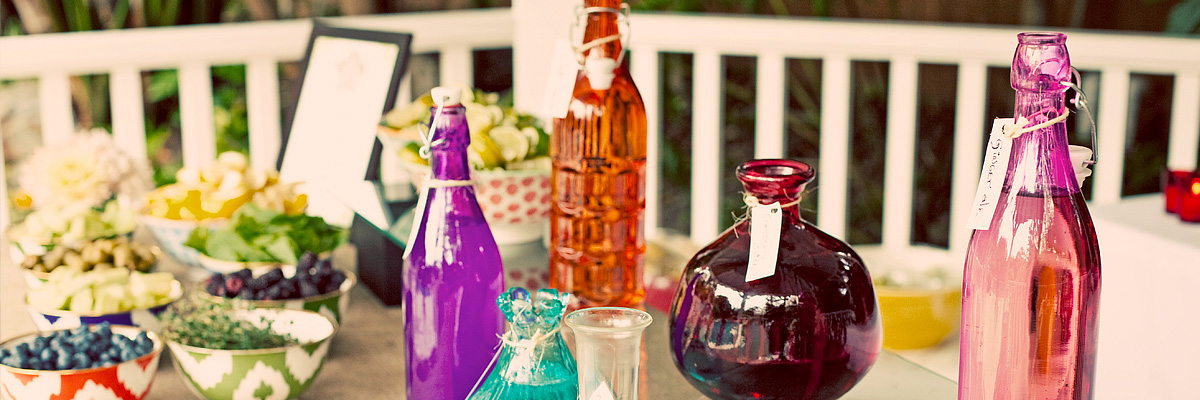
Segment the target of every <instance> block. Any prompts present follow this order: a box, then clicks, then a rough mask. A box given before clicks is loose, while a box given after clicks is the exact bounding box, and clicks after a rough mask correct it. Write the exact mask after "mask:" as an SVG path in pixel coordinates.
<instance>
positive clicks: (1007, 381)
mask: <svg viewBox="0 0 1200 400" xmlns="http://www.w3.org/2000/svg"><path fill="white" fill-rule="evenodd" d="M1017 38H1018V41H1019V44H1018V45H1017V51H1016V55H1015V56H1014V58H1013V65H1012V72H1011V80H1012V87H1013V89H1016V90H1017V102H1016V116H1017V118H1018V119H1019V118H1020V117H1022V116H1023V117H1025V118H1027V119H1028V120H1029V123H1028V124H1027V125H1026V126H1033V125H1035V124H1040V123H1043V122H1046V121H1048V120H1050V119H1053V118H1055V117H1057V116H1059V115H1062V113H1066V112H1067V109H1066V108H1065V104H1064V95H1065V93H1066V89H1067V87H1066V86H1064V85H1063V84H1062V82H1066V81H1069V80H1070V74H1071V61H1070V57H1069V56H1068V55H1067V47H1066V45H1065V43H1066V35H1063V34H1061V33H1022V34H1020V35H1018V36H1017ZM1066 132H1067V127H1066V124H1065V123H1064V122H1062V121H1059V122H1057V123H1054V124H1053V125H1050V126H1048V127H1045V128H1042V129H1038V130H1035V131H1031V132H1026V133H1024V134H1021V135H1020V136H1018V137H1016V138H1015V139H1014V140H1013V143H1012V157H1011V158H1010V159H1009V163H1008V168H1007V172H1006V176H1005V178H1004V184H1003V186H1002V189H1001V192H1000V197H999V198H998V199H997V204H996V212H995V214H994V215H993V216H992V218H991V225H990V227H989V228H988V229H986V230H976V231H975V233H974V235H972V236H971V242H970V245H969V246H968V250H967V260H966V271H965V272H964V278H963V316H962V333H961V347H960V350H959V351H960V361H959V381H958V382H959V387H958V398H959V399H970V400H980V399H1021V400H1043V399H1091V398H1092V394H1093V393H1092V385H1093V373H1094V371H1095V366H1096V315H1097V312H1098V305H1099V301H1100V250H1099V247H1097V244H1096V231H1095V228H1093V226H1092V219H1091V216H1089V215H1088V210H1087V205H1086V203H1084V198H1083V195H1082V194H1081V193H1080V191H1079V185H1078V184H1077V183H1076V178H1075V174H1074V171H1073V168H1072V165H1071V161H1070V158H1069V156H1068V153H1067V134H1066Z"/></svg>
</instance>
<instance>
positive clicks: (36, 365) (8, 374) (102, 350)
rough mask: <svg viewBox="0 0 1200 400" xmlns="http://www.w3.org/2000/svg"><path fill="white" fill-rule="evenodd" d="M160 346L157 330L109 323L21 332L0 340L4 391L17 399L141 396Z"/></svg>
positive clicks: (137, 398) (135, 399)
mask: <svg viewBox="0 0 1200 400" xmlns="http://www.w3.org/2000/svg"><path fill="white" fill-rule="evenodd" d="M162 350H163V342H162V340H160V339H159V338H158V336H157V335H155V334H154V333H153V332H150V331H147V330H144V329H140V328H136V327H133V326H125V325H110V324H108V323H100V324H95V325H82V326H79V327H76V328H72V329H62V330H56V331H51V332H44V333H31V334H27V335H23V336H19V337H16V338H12V339H9V340H5V341H4V342H2V343H0V392H2V393H3V394H4V397H5V398H11V399H16V400H23V399H47V398H51V396H53V398H55V399H122V400H140V399H143V398H145V397H146V394H147V393H149V392H150V385H151V384H152V383H153V382H154V377H155V375H156V373H157V372H158V362H159V358H160V357H159V356H160V355H162Z"/></svg>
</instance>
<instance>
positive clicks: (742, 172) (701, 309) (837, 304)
mask: <svg viewBox="0 0 1200 400" xmlns="http://www.w3.org/2000/svg"><path fill="white" fill-rule="evenodd" d="M737 176H738V179H739V180H741V181H742V185H743V186H744V187H745V189H746V193H747V194H748V195H750V196H753V197H754V198H755V199H757V200H756V201H757V202H758V203H759V204H764V205H769V204H775V203H778V204H780V207H781V208H782V210H781V211H782V213H783V216H782V225H781V229H780V234H779V235H780V237H779V249H778V259H777V262H776V265H775V270H774V273H773V274H772V275H770V276H767V277H765V278H761V279H754V280H751V281H749V282H747V281H746V276H747V271H748V268H749V266H748V263H749V260H750V241H751V240H750V236H751V234H752V233H753V232H751V226H752V223H753V220H752V219H751V218H747V219H746V220H744V221H741V222H740V223H738V224H736V225H734V226H733V227H731V228H729V230H727V231H725V233H723V234H721V236H720V237H719V238H717V240H716V241H714V242H713V243H711V244H709V245H708V246H705V247H704V249H702V250H700V252H699V253H696V255H695V256H694V257H692V259H691V261H689V262H688V265H687V267H686V268H685V269H684V272H683V278H682V279H681V280H680V283H679V291H678V292H677V293H676V295H675V301H674V303H673V304H672V306H671V319H670V324H671V339H670V340H671V355H672V356H673V357H674V359H675V366H676V367H677V368H678V369H679V371H680V372H681V373H683V376H684V378H687V380H688V382H690V383H691V384H692V386H694V387H696V388H697V389H699V390H700V392H701V393H704V395H706V396H708V397H709V398H713V399H780V400H782V399H789V400H809V399H836V398H838V397H840V396H842V395H843V394H845V393H846V392H847V391H849V390H850V389H851V388H852V387H854V385H855V384H857V383H858V381H859V380H860V379H862V377H863V376H864V375H866V373H867V371H868V370H870V369H871V365H872V364H874V363H875V357H876V356H877V355H878V354H879V349H880V346H881V345H882V344H883V336H882V331H881V329H882V328H881V325H880V320H879V318H880V317H879V307H878V305H877V302H876V300H875V288H874V286H873V285H872V283H871V276H870V274H869V273H868V271H867V269H866V267H865V266H864V265H863V262H862V259H861V258H859V257H858V254H856V253H855V252H854V250H853V249H851V248H850V246H849V245H847V244H846V243H844V242H842V241H841V240H838V239H837V238H834V237H833V236H830V235H829V234H826V233H825V232H822V231H821V230H819V229H817V228H816V227H815V226H813V225H811V224H809V223H808V222H805V221H804V220H803V219H801V218H800V206H799V204H798V203H799V200H800V195H801V192H803V190H804V186H805V185H806V184H808V182H809V181H811V180H812V179H813V177H814V176H815V173H814V171H813V169H812V168H811V167H809V166H808V165H807V164H804V163H801V162H797V161H791V160H753V161H749V162H746V163H744V164H742V166H741V167H739V168H738V169H737Z"/></svg>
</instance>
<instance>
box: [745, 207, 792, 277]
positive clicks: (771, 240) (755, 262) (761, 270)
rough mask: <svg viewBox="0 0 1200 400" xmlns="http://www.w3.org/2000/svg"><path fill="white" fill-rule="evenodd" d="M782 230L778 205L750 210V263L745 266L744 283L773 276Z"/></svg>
mask: <svg viewBox="0 0 1200 400" xmlns="http://www.w3.org/2000/svg"><path fill="white" fill-rule="evenodd" d="M782 229H783V209H782V208H780V206H779V203H772V204H768V205H757V206H753V207H751V208H750V261H749V263H748V264H747V265H746V282H750V281H753V280H757V279H762V278H766V277H768V276H771V275H775V262H776V261H778V260H779V234H780V232H781V231H782Z"/></svg>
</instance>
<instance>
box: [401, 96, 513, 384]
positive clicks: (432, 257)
mask: <svg viewBox="0 0 1200 400" xmlns="http://www.w3.org/2000/svg"><path fill="white" fill-rule="evenodd" d="M461 97H462V91H461V90H460V89H457V88H445V87H439V88H435V89H433V99H434V103H435V107H434V112H433V116H432V118H431V119H432V120H431V122H430V130H431V132H430V133H431V134H432V136H433V137H432V138H430V144H429V149H430V153H431V159H430V165H431V167H432V168H433V176H432V179H430V181H429V182H428V183H427V184H426V188H425V189H424V190H425V191H427V193H426V194H425V195H426V197H425V199H424V202H423V205H424V208H423V209H421V210H417V211H419V212H420V213H421V220H420V221H423V222H420V223H418V225H417V226H415V227H414V231H415V232H414V233H413V234H412V240H409V243H408V246H409V248H408V249H409V254H408V256H407V257H405V259H404V340H405V348H404V351H405V356H406V361H407V364H406V365H407V368H408V371H407V372H408V373H407V378H408V383H407V390H408V398H409V399H412V400H424V399H452V400H462V399H465V398H466V397H467V395H468V394H469V393H470V392H471V389H472V388H473V387H474V386H475V383H476V382H477V381H478V380H479V377H480V376H483V375H484V374H485V373H486V372H487V369H488V364H489V363H490V362H491V360H492V356H494V355H495V354H496V350H497V349H498V348H499V344H500V335H502V334H503V333H504V315H503V314H501V313H500V310H498V309H497V308H496V306H495V305H494V304H495V299H496V298H497V297H499V296H500V294H501V293H503V292H504V273H503V267H502V265H501V261H500V250H499V249H498V248H497V247H496V240H495V239H494V238H493V237H492V232H491V230H490V229H488V224H487V222H486V221H485V220H484V218H483V211H481V210H480V209H479V203H478V202H477V201H476V200H475V188H474V187H473V186H471V184H470V180H471V169H470V166H469V165H468V164H467V145H468V144H470V142H471V137H470V132H469V131H468V129H467V118H466V108H465V107H463V106H462V104H461V101H460V100H461ZM419 204H420V203H419Z"/></svg>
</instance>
